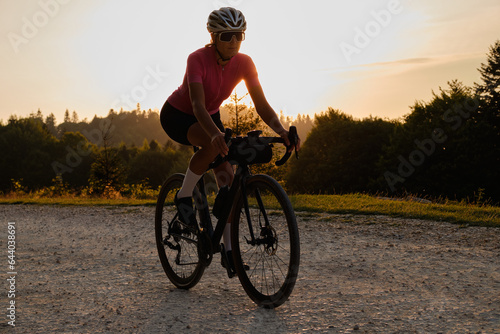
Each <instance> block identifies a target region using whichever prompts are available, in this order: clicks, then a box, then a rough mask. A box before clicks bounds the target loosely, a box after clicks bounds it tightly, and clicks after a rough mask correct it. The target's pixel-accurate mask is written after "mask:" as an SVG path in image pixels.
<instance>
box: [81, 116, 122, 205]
mask: <svg viewBox="0 0 500 334" xmlns="http://www.w3.org/2000/svg"><path fill="white" fill-rule="evenodd" d="M112 128H113V125H112V123H111V122H110V123H109V124H108V125H107V126H105V127H104V128H103V129H102V139H103V146H102V148H101V149H100V151H99V153H98V154H97V156H96V157H95V159H94V162H93V163H92V165H91V168H90V178H89V184H90V187H91V189H92V192H93V193H95V194H99V195H101V194H104V195H110V194H112V193H113V192H114V191H117V190H119V189H120V188H121V187H122V186H123V183H124V180H125V177H126V174H125V166H124V165H123V162H122V160H121V159H120V156H119V155H118V150H117V149H114V148H112V147H110V144H109V143H110V139H111V137H112V134H111V129H112Z"/></svg>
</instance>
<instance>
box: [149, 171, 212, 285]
mask: <svg viewBox="0 0 500 334" xmlns="http://www.w3.org/2000/svg"><path fill="white" fill-rule="evenodd" d="M183 180H184V175H183V174H174V175H172V176H170V177H169V178H168V179H167V181H165V183H164V184H163V186H162V187H161V190H160V194H159V195H158V201H157V203H156V214H155V236H156V247H157V249H158V255H159V257H160V261H161V264H162V266H163V270H165V273H166V274H167V276H168V278H169V279H170V281H171V282H172V283H173V284H174V285H175V286H177V287H178V288H181V289H189V288H191V287H193V286H195V285H196V284H197V283H198V282H199V281H200V279H201V277H202V275H203V271H204V270H205V265H204V264H205V262H206V260H204V255H203V254H204V252H203V250H202V249H201V248H200V246H199V245H201V243H200V242H198V241H199V238H200V235H201V234H200V233H199V231H194V230H193V229H190V228H189V227H187V226H185V225H184V224H182V223H181V222H180V220H179V216H178V213H177V208H176V206H175V204H174V197H175V194H176V192H177V191H178V190H179V189H180V188H181V186H182V181H183Z"/></svg>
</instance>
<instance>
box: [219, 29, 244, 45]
mask: <svg viewBox="0 0 500 334" xmlns="http://www.w3.org/2000/svg"><path fill="white" fill-rule="evenodd" d="M233 36H234V37H236V41H237V42H241V41H244V40H245V33H244V32H243V31H224V32H221V33H220V34H219V41H221V42H227V43H228V42H231V41H232V39H233Z"/></svg>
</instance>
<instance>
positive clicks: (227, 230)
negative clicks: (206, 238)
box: [222, 224, 231, 252]
mask: <svg viewBox="0 0 500 334" xmlns="http://www.w3.org/2000/svg"><path fill="white" fill-rule="evenodd" d="M222 240H223V242H224V248H225V249H226V252H229V251H230V250H231V224H226V227H224V234H223V235H222Z"/></svg>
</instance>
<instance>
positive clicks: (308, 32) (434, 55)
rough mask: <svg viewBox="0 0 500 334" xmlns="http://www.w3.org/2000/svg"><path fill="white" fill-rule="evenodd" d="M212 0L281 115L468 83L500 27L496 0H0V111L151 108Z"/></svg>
mask: <svg viewBox="0 0 500 334" xmlns="http://www.w3.org/2000/svg"><path fill="white" fill-rule="evenodd" d="M221 6H234V7H236V8H238V9H240V10H242V11H243V13H244V14H245V16H246V18H247V22H248V30H247V38H246V40H245V41H244V42H243V44H242V48H241V52H243V53H246V54H248V55H250V56H251V57H252V58H253V60H254V62H255V64H256V65H257V69H258V71H259V76H260V80H261V83H262V85H263V87H264V91H265V94H266V96H267V97H268V99H269V101H270V103H271V105H272V106H273V107H274V108H275V109H276V111H278V112H279V111H280V110H283V111H284V113H285V115H289V116H296V115H297V114H298V113H300V114H305V113H309V114H311V115H312V114H314V113H320V112H321V111H324V110H327V109H328V107H333V108H337V109H341V110H342V111H344V112H345V113H347V114H351V115H353V116H355V117H366V116H369V115H373V116H379V117H382V118H390V119H394V118H398V117H401V116H402V115H404V114H406V113H408V112H409V108H408V106H410V105H412V104H413V103H414V102H415V100H425V99H429V98H430V96H431V94H432V90H437V89H438V88H439V87H440V86H446V83H447V81H451V80H454V79H458V80H459V81H462V82H464V84H466V85H472V84H473V82H474V81H477V80H478V78H479V75H478V72H477V68H478V67H479V66H480V65H481V62H484V61H485V54H486V53H487V51H488V47H489V46H490V45H492V44H493V43H494V42H495V41H496V40H497V39H498V38H499V36H498V31H500V21H499V20H498V14H500V3H499V2H498V1H496V0H480V1H476V2H471V1H440V2H436V1H431V0H423V1H405V0H401V1H397V0H376V1H356V2H338V1H326V0H323V1H320V0H312V1H303V0H302V1H272V2H271V1H263V0H254V1H249V0H215V1H201V0H197V1H180V0H176V1H171V0H170V1H159V0H145V1H141V2H136V1H134V2H123V1H118V0H106V1H98V0H90V1H71V0H64V1H63V0H39V1H35V0H33V1H24V2H12V1H9V2H7V1H3V2H1V3H0V16H1V21H0V22H1V23H0V35H1V36H2V39H1V41H0V51H1V52H0V57H1V58H0V60H1V63H0V64H1V65H0V66H1V73H2V79H1V81H0V89H1V91H2V99H0V119H2V120H3V121H4V122H5V121H6V120H7V119H8V118H9V116H10V115H13V114H16V115H19V116H26V115H28V114H30V113H31V112H36V111H37V110H38V109H39V108H40V109H41V111H42V112H43V114H44V115H45V116H47V115H48V114H50V113H54V114H55V115H56V119H57V121H58V122H61V121H62V118H63V114H64V111H65V110H66V109H68V110H70V112H72V111H76V112H77V113H78V114H79V115H80V117H81V118H85V117H87V118H89V119H91V118H92V117H93V116H94V115H95V114H97V115H99V116H102V115H106V114H107V113H108V111H109V109H111V108H114V109H120V108H123V109H125V110H131V109H134V108H135V106H136V104H137V103H140V104H141V107H142V108H143V109H160V108H161V106H162V105H163V103H164V101H165V99H166V98H167V97H168V96H169V95H170V93H171V92H172V91H173V90H174V89H175V88H176V87H177V86H179V85H180V83H181V81H182V77H183V75H184V70H185V63H186V58H187V56H188V54H189V53H191V52H192V51H194V50H196V49H197V48H200V47H203V45H205V44H206V43H208V42H209V35H208V33H207V31H206V28H205V24H206V19H207V17H208V14H209V13H210V11H212V10H213V9H215V8H219V7H221ZM238 89H240V88H238Z"/></svg>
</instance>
